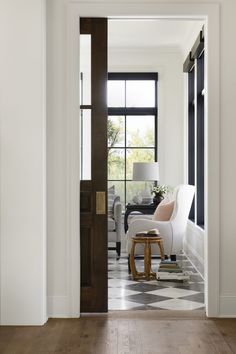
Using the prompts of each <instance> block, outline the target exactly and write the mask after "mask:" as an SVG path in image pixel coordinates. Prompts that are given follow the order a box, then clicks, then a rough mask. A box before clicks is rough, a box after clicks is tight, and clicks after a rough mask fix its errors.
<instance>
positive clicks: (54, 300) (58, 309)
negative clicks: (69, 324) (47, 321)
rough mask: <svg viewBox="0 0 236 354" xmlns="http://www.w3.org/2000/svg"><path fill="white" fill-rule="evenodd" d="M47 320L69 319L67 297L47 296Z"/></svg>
mask: <svg viewBox="0 0 236 354" xmlns="http://www.w3.org/2000/svg"><path fill="white" fill-rule="evenodd" d="M47 300H48V318H69V317H70V311H69V308H70V307H69V298H68V296H48V298H47Z"/></svg>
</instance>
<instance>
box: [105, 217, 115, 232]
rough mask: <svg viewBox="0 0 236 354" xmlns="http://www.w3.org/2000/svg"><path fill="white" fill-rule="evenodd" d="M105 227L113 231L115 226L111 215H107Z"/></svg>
mask: <svg viewBox="0 0 236 354" xmlns="http://www.w3.org/2000/svg"><path fill="white" fill-rule="evenodd" d="M107 228H108V231H113V230H115V228H116V225H115V221H114V219H112V218H111V217H108V219H107Z"/></svg>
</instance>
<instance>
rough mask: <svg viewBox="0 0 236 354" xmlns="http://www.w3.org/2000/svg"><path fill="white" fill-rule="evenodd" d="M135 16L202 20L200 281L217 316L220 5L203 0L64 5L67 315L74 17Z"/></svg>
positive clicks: (73, 259)
mask: <svg viewBox="0 0 236 354" xmlns="http://www.w3.org/2000/svg"><path fill="white" fill-rule="evenodd" d="M80 17H108V18H112V17H122V18H124V17H129V18H130V17H136V18H138V17H139V18H142V17H147V18H178V19H196V18H198V19H202V20H205V21H206V48H205V53H206V77H207V78H208V80H207V85H206V126H205V128H206V133H205V134H206V135H205V136H206V142H205V150H206V151H205V153H206V161H207V165H206V168H205V193H206V207H205V210H206V211H205V213H206V217H205V222H206V224H205V284H206V313H207V316H209V317H217V316H219V239H220V149H219V147H220V144H219V141H220V140H219V139H220V79H219V78H220V51H219V48H220V39H219V38H220V8H219V5H218V4H209V3H206V4H204V3H191V4H190V3H185V4H184V3H164V2H163V3H161V2H160V3H150V2H148V3H144V2H143V3H140V2H136V3H135V2H132V3H130V2H129V3H113V2H108V1H107V2H97V1H96V2H89V1H88V2H83V1H81V2H80V1H70V2H68V4H67V118H66V119H67V132H66V136H67V162H68V165H67V236H68V238H67V242H68V243H67V250H68V255H67V256H68V257H67V261H68V264H67V279H68V292H69V298H70V300H69V303H70V315H71V317H78V316H79V315H80V245H79V242H80V222H79V214H80V204H79V179H80V174H79V151H80V140H79V105H80V102H79V18H80Z"/></svg>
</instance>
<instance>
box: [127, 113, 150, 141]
mask: <svg viewBox="0 0 236 354" xmlns="http://www.w3.org/2000/svg"><path fill="white" fill-rule="evenodd" d="M126 134H127V146H134V147H139V146H143V147H145V146H147V147H149V146H150V147H154V146H155V117H154V116H127V117H126Z"/></svg>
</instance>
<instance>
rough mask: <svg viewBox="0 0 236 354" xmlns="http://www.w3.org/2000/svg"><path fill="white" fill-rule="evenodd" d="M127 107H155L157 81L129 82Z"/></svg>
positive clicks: (127, 86) (127, 82)
mask: <svg viewBox="0 0 236 354" xmlns="http://www.w3.org/2000/svg"><path fill="white" fill-rule="evenodd" d="M126 107H155V81H154V80H127V81H126Z"/></svg>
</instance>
